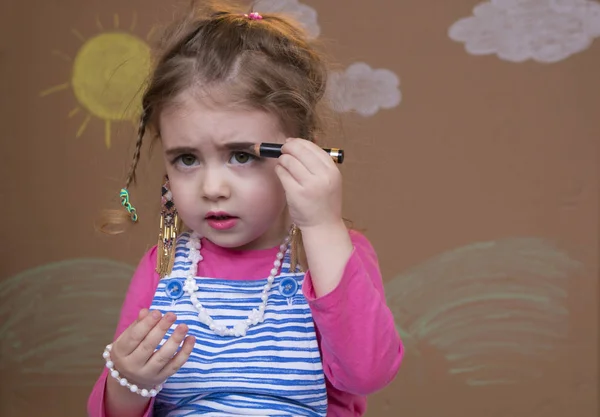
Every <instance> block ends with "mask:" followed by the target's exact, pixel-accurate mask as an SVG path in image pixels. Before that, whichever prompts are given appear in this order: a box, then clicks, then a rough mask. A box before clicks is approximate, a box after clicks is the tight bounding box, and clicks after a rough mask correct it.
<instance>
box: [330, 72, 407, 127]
mask: <svg viewBox="0 0 600 417" xmlns="http://www.w3.org/2000/svg"><path fill="white" fill-rule="evenodd" d="M399 86H400V79H399V78H398V76H397V75H396V74H394V73H393V72H392V71H390V70H388V69H384V68H377V69H373V68H371V67H370V66H369V65H368V64H366V63H364V62H355V63H354V64H352V65H350V66H349V67H348V68H346V70H345V71H341V72H333V73H331V74H330V75H329V87H328V91H327V95H328V98H329V100H330V101H331V103H332V106H333V108H334V109H335V110H336V111H338V112H350V111H356V112H357V113H359V114H360V115H362V116H365V117H368V116H373V115H374V114H375V113H377V111H379V109H390V108H392V107H396V106H397V105H398V104H400V101H401V99H402V93H401V92H400V88H399Z"/></svg>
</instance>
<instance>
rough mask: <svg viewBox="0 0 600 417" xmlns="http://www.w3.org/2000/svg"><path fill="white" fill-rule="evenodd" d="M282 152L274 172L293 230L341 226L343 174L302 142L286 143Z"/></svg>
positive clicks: (320, 151)
mask: <svg viewBox="0 0 600 417" xmlns="http://www.w3.org/2000/svg"><path fill="white" fill-rule="evenodd" d="M281 151H282V155H281V156H280V157H279V158H278V161H277V166H276V167H275V172H276V173H277V175H278V176H279V179H280V180H281V183H282V184H283V188H284V189H285V192H286V198H287V202H288V206H289V210H290V216H291V218H292V221H293V222H294V223H295V224H296V226H298V227H299V228H300V230H303V229H308V228H312V227H314V226H320V225H326V224H331V223H332V222H340V221H341V218H342V174H341V173H340V170H339V169H338V167H337V166H336V164H335V162H333V160H332V159H331V156H329V154H327V152H324V151H323V149H321V148H320V147H319V146H317V145H316V144H314V143H312V142H310V141H308V140H305V139H288V141H287V142H286V143H285V144H284V145H283V147H282V149H281Z"/></svg>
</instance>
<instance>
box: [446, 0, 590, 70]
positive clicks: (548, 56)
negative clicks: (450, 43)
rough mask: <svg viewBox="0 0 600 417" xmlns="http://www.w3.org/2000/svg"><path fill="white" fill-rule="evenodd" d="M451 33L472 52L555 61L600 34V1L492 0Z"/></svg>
mask: <svg viewBox="0 0 600 417" xmlns="http://www.w3.org/2000/svg"><path fill="white" fill-rule="evenodd" d="M448 36H449V37H450V38H451V39H452V40H455V41H457V42H463V43H465V49H466V51H467V52H468V53H470V54H473V55H489V54H496V55H497V56H498V57H499V58H500V59H503V60H506V61H511V62H523V61H526V60H528V59H532V60H535V61H538V62H543V63H554V62H558V61H561V60H563V59H566V58H568V57H569V56H571V55H573V54H576V53H578V52H581V51H583V50H585V49H586V48H588V47H589V46H590V45H591V43H592V41H593V40H594V38H596V37H598V36H600V3H598V2H597V1H589V0H491V1H488V2H483V3H480V4H478V5H477V6H475V8H474V9H473V16H470V17H466V18H463V19H460V20H458V21H457V22H455V23H454V24H453V25H452V26H450V28H449V30H448Z"/></svg>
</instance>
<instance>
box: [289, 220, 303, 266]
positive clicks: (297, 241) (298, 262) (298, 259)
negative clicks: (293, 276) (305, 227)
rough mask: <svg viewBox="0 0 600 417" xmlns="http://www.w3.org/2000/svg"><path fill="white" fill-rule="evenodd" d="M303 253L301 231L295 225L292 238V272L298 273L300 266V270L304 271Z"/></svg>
mask: <svg viewBox="0 0 600 417" xmlns="http://www.w3.org/2000/svg"><path fill="white" fill-rule="evenodd" d="M302 251H303V246H302V234H301V233H300V229H298V227H297V226H296V225H295V224H294V225H292V230H291V237H290V271H293V272H294V271H296V268H297V267H298V266H300V270H301V271H302V262H303V259H304V253H303V252H302Z"/></svg>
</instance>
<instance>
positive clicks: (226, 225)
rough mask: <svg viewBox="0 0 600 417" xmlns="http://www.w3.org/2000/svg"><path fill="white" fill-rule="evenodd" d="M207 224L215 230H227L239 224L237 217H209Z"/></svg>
mask: <svg viewBox="0 0 600 417" xmlns="http://www.w3.org/2000/svg"><path fill="white" fill-rule="evenodd" d="M206 222H207V223H208V225H209V226H210V227H212V228H213V229H215V230H227V229H231V228H232V227H235V225H236V224H237V222H238V218H237V217H215V216H212V217H207V218H206Z"/></svg>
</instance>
